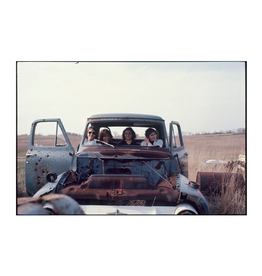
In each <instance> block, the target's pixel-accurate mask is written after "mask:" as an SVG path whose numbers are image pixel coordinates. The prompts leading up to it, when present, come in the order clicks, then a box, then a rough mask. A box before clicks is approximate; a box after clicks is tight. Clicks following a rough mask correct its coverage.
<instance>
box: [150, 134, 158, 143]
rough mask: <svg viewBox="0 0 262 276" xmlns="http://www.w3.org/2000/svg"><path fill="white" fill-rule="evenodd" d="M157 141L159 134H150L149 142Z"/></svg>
mask: <svg viewBox="0 0 262 276" xmlns="http://www.w3.org/2000/svg"><path fill="white" fill-rule="evenodd" d="M156 139H157V134H156V133H155V132H152V133H151V134H149V141H151V142H154V141H156Z"/></svg>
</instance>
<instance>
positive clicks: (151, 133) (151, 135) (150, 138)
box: [141, 127, 163, 148]
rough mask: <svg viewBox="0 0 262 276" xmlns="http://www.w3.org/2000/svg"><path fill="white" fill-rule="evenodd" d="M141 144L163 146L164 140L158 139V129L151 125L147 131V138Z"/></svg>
mask: <svg viewBox="0 0 262 276" xmlns="http://www.w3.org/2000/svg"><path fill="white" fill-rule="evenodd" d="M141 146H146V147H152V146H159V147H160V148H162V147H163V140H161V139H158V131H157V130H155V129H153V128H151V127H150V128H148V129H147V130H146V132H145V140H144V141H142V142H141Z"/></svg>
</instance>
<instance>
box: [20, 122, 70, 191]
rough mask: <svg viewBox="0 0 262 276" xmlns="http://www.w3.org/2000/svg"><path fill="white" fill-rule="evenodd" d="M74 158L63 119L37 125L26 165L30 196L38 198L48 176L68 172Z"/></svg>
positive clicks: (34, 127) (31, 137)
mask: <svg viewBox="0 0 262 276" xmlns="http://www.w3.org/2000/svg"><path fill="white" fill-rule="evenodd" d="M73 156H74V149H73V147H72V145H71V143H70V141H69V139H68V136H67V134H66V132H65V129H64V126H63V124H62V122H61V120H60V119H42V120H36V121H34V122H33V123H32V126H31V132H30V138H29V146H28V151H27V153H26V162H25V163H26V164H25V180H26V190H27V193H28V195H30V196H32V195H34V194H35V193H36V192H37V191H38V190H39V189H40V188H42V187H43V186H44V185H45V184H46V183H47V180H46V176H47V174H48V173H50V172H53V173H56V174H57V175H59V174H61V173H62V172H64V171H68V170H69V168H70V163H71V159H72V157H73Z"/></svg>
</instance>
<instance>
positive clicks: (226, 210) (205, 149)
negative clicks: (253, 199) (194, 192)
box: [17, 134, 246, 215]
mask: <svg viewBox="0 0 262 276" xmlns="http://www.w3.org/2000/svg"><path fill="white" fill-rule="evenodd" d="M41 139H42V141H41V142H42V143H43V144H45V143H46V142H47V141H46V140H47V139H49V138H48V136H47V137H46V136H42V137H41ZM69 139H70V141H71V143H72V146H73V147H74V149H76V147H77V145H78V144H79V142H80V139H81V136H77V135H69ZM28 141H29V136H28V135H21V136H18V138H17V196H18V197H24V196H27V194H26V191H25V163H24V158H25V154H26V151H27V148H28ZM184 144H185V148H186V151H187V152H188V169H189V170H188V171H189V175H188V176H189V179H190V180H192V181H195V180H196V175H197V172H199V171H200V172H229V169H228V168H227V167H226V166H225V165H224V164H219V165H206V164H204V163H203V162H204V161H206V160H210V159H219V160H224V161H235V160H238V157H239V155H244V154H246V153H245V134H209V135H192V136H184ZM236 171H237V167H236V168H235V169H233V172H236ZM242 173H243V176H244V178H245V172H244V171H243V172H242ZM224 185H226V186H227V189H226V191H225V192H222V194H221V196H218V195H214V194H211V195H209V196H208V197H207V201H208V203H209V207H210V213H211V214H213V215H215V214H221V215H222V214H246V190H245V189H240V188H238V187H235V185H234V183H230V182H229V183H224Z"/></svg>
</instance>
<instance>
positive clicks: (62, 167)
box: [18, 113, 209, 215]
mask: <svg viewBox="0 0 262 276" xmlns="http://www.w3.org/2000/svg"><path fill="white" fill-rule="evenodd" d="M49 123H53V124H54V125H55V133H56V134H55V139H54V142H52V144H50V145H45V146H43V145H39V144H37V142H36V140H37V139H36V127H37V126H38V125H41V124H49ZM91 126H92V129H93V130H95V132H96V133H100V132H101V130H103V129H107V130H108V131H110V132H111V133H112V134H113V135H114V136H113V138H112V140H111V142H108V143H106V142H103V141H100V140H99V139H98V136H97V137H96V139H95V142H94V143H89V144H88V143H86V140H87V131H88V129H90V127H91ZM126 128H129V129H130V128H132V130H133V131H134V133H135V134H136V135H135V136H136V138H135V143H134V144H132V145H126V144H123V143H121V142H120V141H121V139H122V138H124V137H121V135H122V133H123V130H125V129H126ZM148 128H152V129H154V130H155V131H156V133H157V134H158V139H160V140H162V143H161V146H159V145H157V146H153V145H151V146H149V145H147V144H146V145H145V144H144V145H141V143H142V141H143V140H144V139H145V136H144V134H145V131H146V130H147V129H148ZM25 165H26V166H25V170H26V189H27V193H28V194H29V195H30V196H33V197H32V198H31V201H33V202H35V203H37V204H38V205H39V204H40V205H41V204H42V205H41V207H42V209H43V210H44V211H43V213H49V214H64V213H65V214H74V213H77V214H80V213H83V214H94V215H98V214H116V215H119V214H146V215H149V214H165V215H167V214H175V215H182V214H201V215H202V214H209V207H208V203H207V201H206V199H205V197H204V196H203V194H202V193H201V192H200V190H199V185H198V184H197V183H195V182H193V181H190V180H189V179H188V178H187V177H188V154H187V152H186V151H185V148H184V143H183V137H182V131H181V127H180V125H179V123H178V122H176V121H172V122H170V123H169V131H168V132H167V129H166V126H165V121H164V120H163V119H162V118H161V117H159V116H153V115H143V114H119V113H116V114H98V115H93V116H90V117H89V118H88V119H87V123H86V125H85V129H84V132H83V136H82V138H81V142H80V143H79V145H78V148H77V150H76V152H75V151H74V148H73V147H72V145H71V143H70V140H69V138H68V135H67V133H66V131H65V128H64V126H63V124H62V122H61V120H60V119H42V120H36V121H34V122H33V123H32V126H31V133H30V140H29V147H28V151H27V153H26V164H25ZM59 197H60V198H59ZM41 198H44V200H41ZM59 199H61V201H62V202H63V204H62V205H63V206H67V207H68V204H67V203H70V202H71V203H70V204H71V206H72V200H73V201H74V204H76V205H74V206H77V209H78V210H77V211H74V208H71V209H70V208H69V209H68V212H66V211H65V209H64V211H63V212H61V210H62V209H63V208H62V207H63V206H62V207H61V206H60V207H61V208H59V206H58V205H57V204H54V200H55V201H56V202H57V200H58V201H59ZM21 206H23V204H21V205H19V206H18V213H19V214H20V213H23V212H24V213H26V211H24V210H26V208H22V209H20V210H21V212H20V211H19V207H21ZM22 210H23V211H22ZM79 210H80V211H79Z"/></svg>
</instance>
